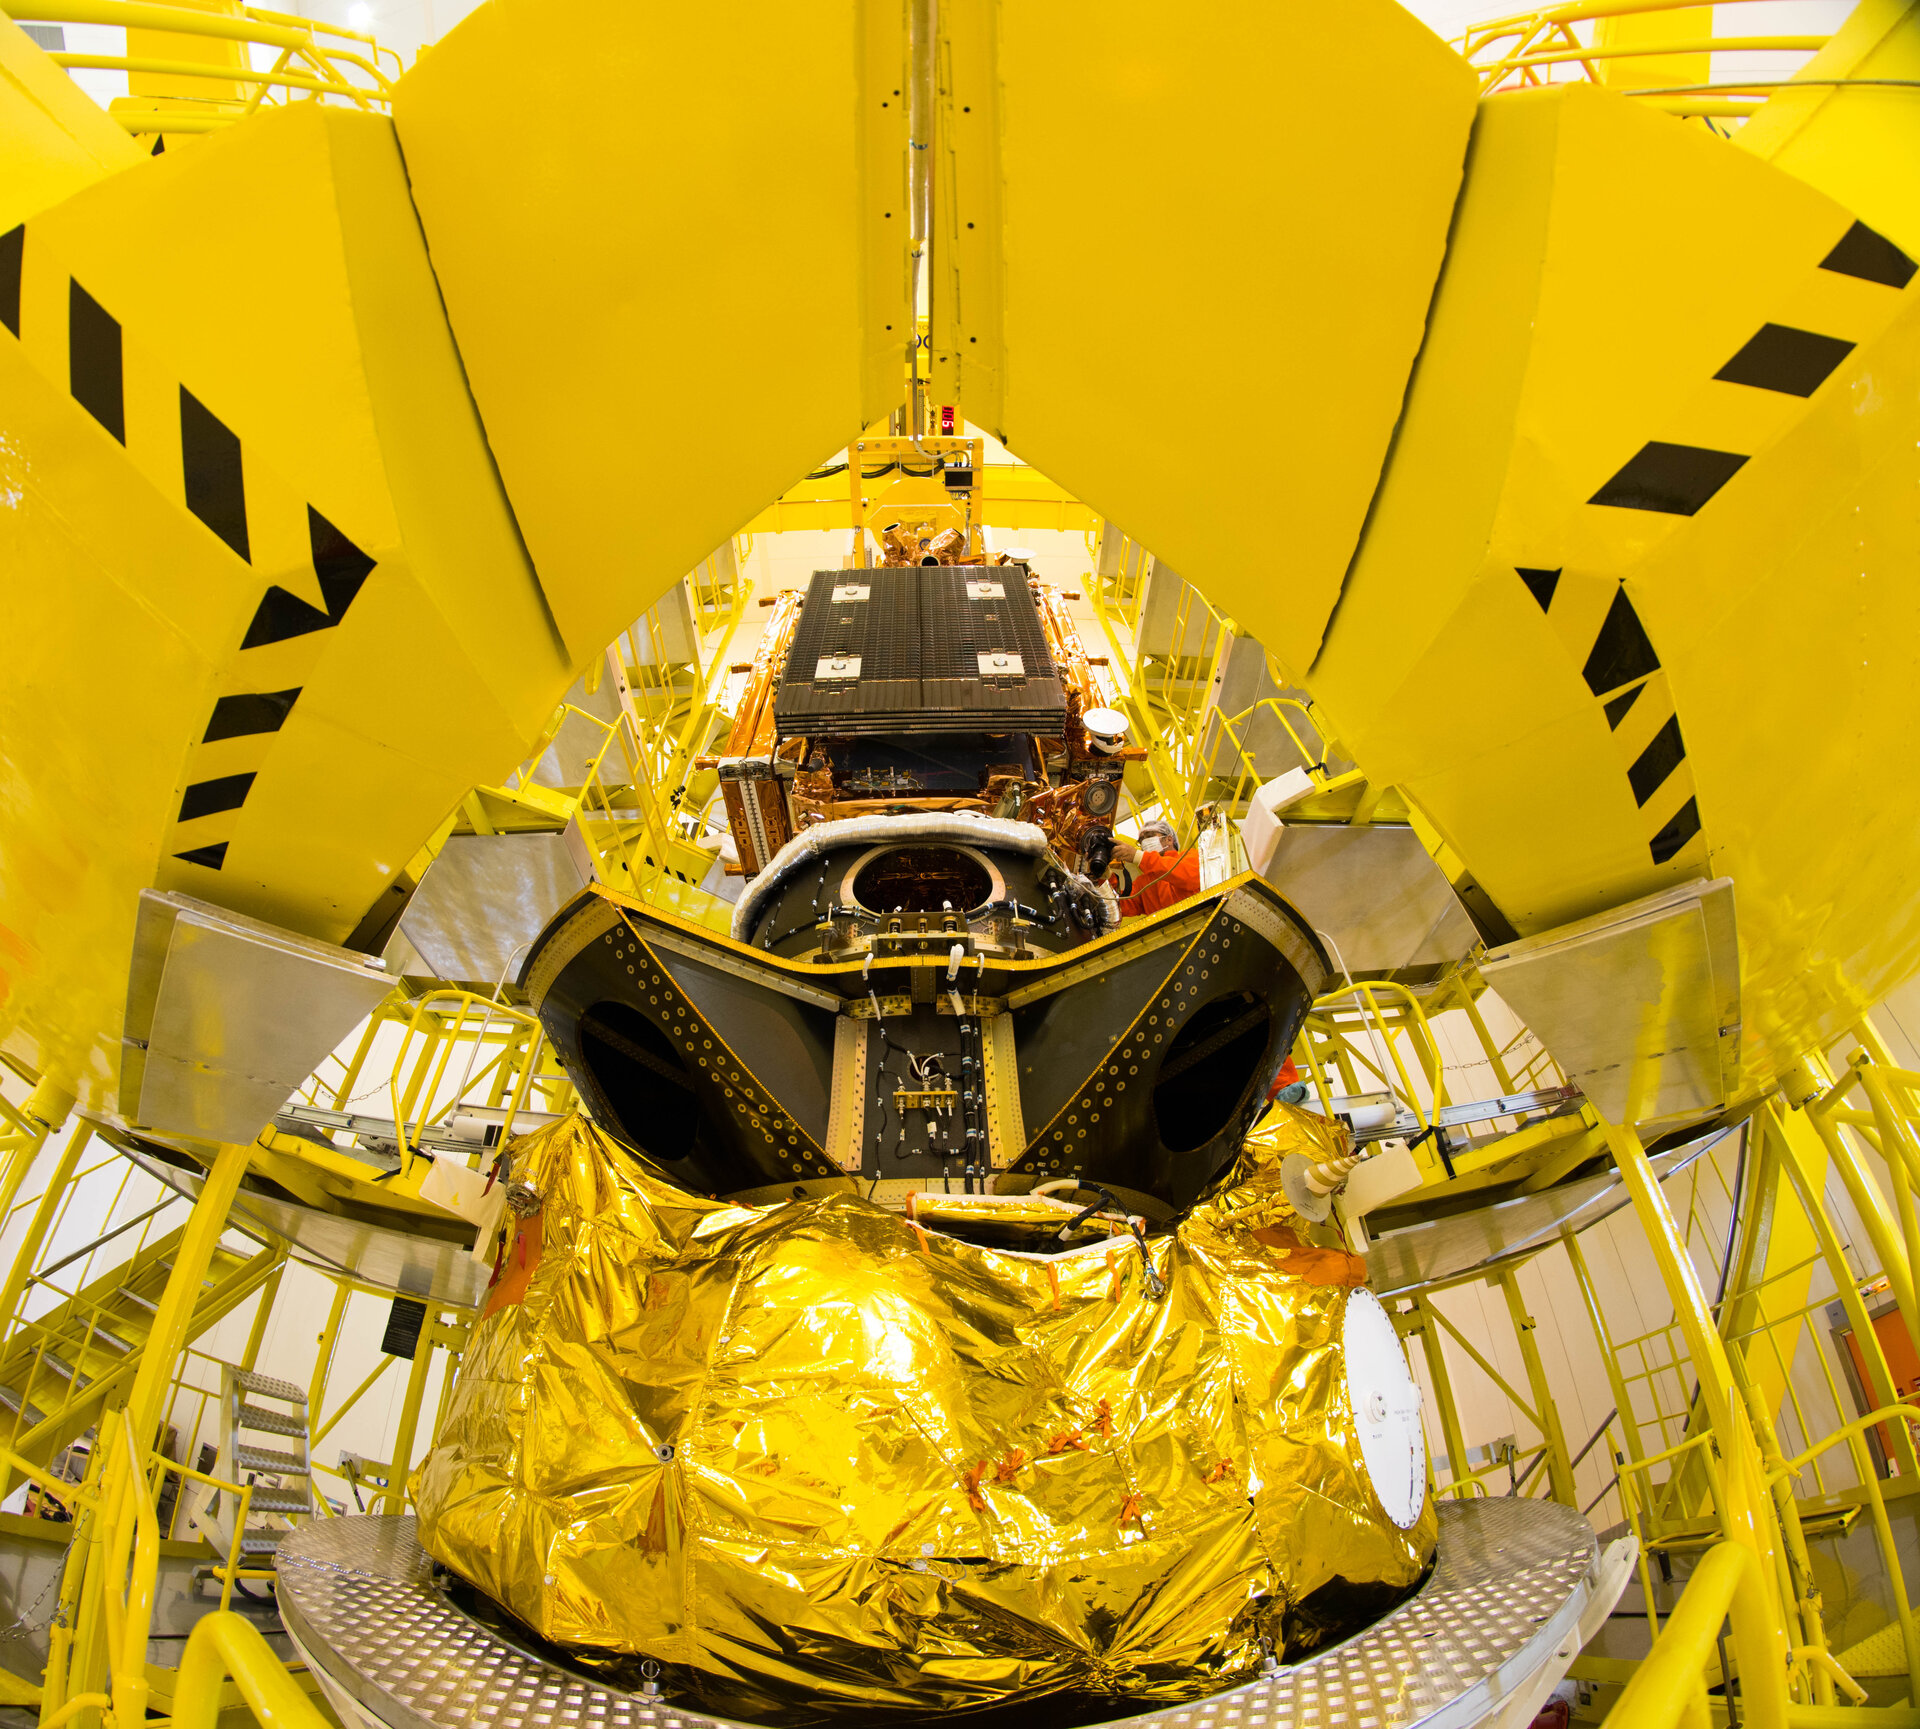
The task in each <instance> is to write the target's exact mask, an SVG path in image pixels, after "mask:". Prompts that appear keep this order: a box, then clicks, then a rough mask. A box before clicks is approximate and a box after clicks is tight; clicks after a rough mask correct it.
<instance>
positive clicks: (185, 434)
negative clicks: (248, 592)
mask: <svg viewBox="0 0 1920 1729" xmlns="http://www.w3.org/2000/svg"><path fill="white" fill-rule="evenodd" d="M180 465H181V469H182V471H183V472H184V474H185V477H186V488H187V508H188V509H189V510H190V511H192V512H193V514H194V515H195V516H197V517H199V519H200V520H201V521H202V522H204V523H205V524H206V525H207V527H209V528H210V529H212V530H213V532H214V533H215V534H217V535H219V537H220V538H221V539H222V540H224V541H225V542H226V543H227V545H228V546H229V547H231V548H232V549H233V550H234V552H236V553H237V554H239V556H240V557H241V558H243V559H245V560H246V561H247V562H248V563H249V564H251V563H252V562H253V553H252V550H251V548H250V545H249V542H248V540H247V483H246V475H245V473H244V471H243V469H242V465H241V461H240V440H239V439H238V438H237V437H235V436H234V434H233V432H232V431H230V430H229V429H228V427H227V425H226V423H225V422H224V421H222V420H221V419H220V417H219V416H218V415H217V414H215V413H214V412H213V410H212V409H210V408H208V407H207V405H206V404H205V403H203V402H202V401H201V400H200V399H199V397H197V396H195V395H194V394H193V392H192V391H191V390H189V389H188V388H187V387H186V386H185V385H184V384H183V385H181V386H180Z"/></svg>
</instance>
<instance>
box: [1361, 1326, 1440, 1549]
mask: <svg viewBox="0 0 1920 1729" xmlns="http://www.w3.org/2000/svg"><path fill="white" fill-rule="evenodd" d="M1344 1330H1345V1335H1346V1339H1345V1343H1346V1353H1347V1398H1348V1400H1349V1401H1350V1402H1351V1403H1352V1405H1353V1426H1354V1428H1355V1429H1356V1430H1357V1431H1358V1432H1359V1435H1360V1458H1361V1460H1362V1462H1363V1463H1364V1464H1365V1466H1366V1476H1367V1480H1368V1481H1369V1482H1370V1483H1371V1484H1372V1485H1373V1492H1374V1494H1376V1495H1377V1496H1379V1498H1380V1505H1381V1506H1382V1507H1383V1508H1385V1509H1386V1514H1387V1517H1388V1518H1389V1519H1391V1520H1392V1521H1393V1522H1394V1523H1395V1524H1396V1525H1398V1526H1399V1527H1400V1529H1401V1530H1403V1531H1405V1530H1408V1529H1410V1528H1411V1527H1412V1525H1413V1524H1414V1522H1415V1521H1416V1520H1417V1519H1418V1518H1419V1517H1420V1514H1421V1510H1422V1509H1423V1508H1424V1507H1425V1506H1426V1504H1427V1435H1426V1430H1425V1429H1424V1428H1423V1427H1422V1426H1421V1423H1420V1387H1419V1384H1418V1383H1417V1382H1416V1381H1415V1380H1414V1378H1413V1371H1412V1370H1411V1369H1409V1368H1408V1367H1407V1353H1406V1348H1405V1346H1403V1345H1402V1344H1401V1343H1400V1335H1399V1334H1398V1333H1396V1332H1395V1331H1394V1329H1393V1320H1392V1317H1391V1316H1389V1315H1388V1314H1387V1311H1386V1310H1385V1309H1384V1308H1382V1307H1381V1306H1380V1299H1379V1298H1378V1297H1376V1296H1375V1295H1374V1294H1373V1293H1372V1292H1371V1291H1364V1290H1357V1291H1352V1292H1349V1293H1348V1296H1347V1314H1346V1323H1345V1329H1344Z"/></svg>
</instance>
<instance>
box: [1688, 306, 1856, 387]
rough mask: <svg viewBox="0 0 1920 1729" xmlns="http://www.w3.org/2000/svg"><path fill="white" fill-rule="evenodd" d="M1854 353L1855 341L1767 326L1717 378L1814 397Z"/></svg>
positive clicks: (1751, 339)
mask: <svg viewBox="0 0 1920 1729" xmlns="http://www.w3.org/2000/svg"><path fill="white" fill-rule="evenodd" d="M1852 352H1853V344H1852V343H1851V342H1842V341H1841V340H1840V338H1839V337H1837V336H1822V335H1820V334H1819V332H1818V331H1813V330H1796V329H1795V328H1794V327H1793V326H1792V325H1791V324H1771V323H1769V324H1763V325H1761V326H1760V329H1759V331H1758V332H1757V333H1756V334H1755V335H1754V336H1752V337H1751V338H1749V339H1748V341H1747V344H1746V346H1745V347H1743V348H1742V349H1741V350H1740V352H1739V353H1738V354H1736V355H1735V356H1734V357H1733V358H1732V359H1731V360H1729V361H1728V362H1727V363H1726V365H1725V366H1723V367H1721V368H1720V370H1719V371H1718V372H1716V373H1715V374H1714V375H1713V376H1714V377H1715V378H1717V379H1719V380H1720V381H1721V382H1722V383H1723V384H1745V385H1749V386H1751V387H1752V388H1753V389H1755V390H1777V391H1779V392H1780V393H1781V395H1783V396H1811V395H1812V394H1813V393H1814V392H1815V391H1816V390H1818V389H1819V388H1820V386H1821V385H1823V384H1825V383H1826V381H1827V380H1828V379H1829V378H1830V377H1831V376H1832V375H1833V369H1834V368H1835V367H1836V366H1838V365H1839V364H1840V362H1841V361H1843V360H1845V359H1846V357H1847V356H1848V355H1849V354H1851V353H1852Z"/></svg>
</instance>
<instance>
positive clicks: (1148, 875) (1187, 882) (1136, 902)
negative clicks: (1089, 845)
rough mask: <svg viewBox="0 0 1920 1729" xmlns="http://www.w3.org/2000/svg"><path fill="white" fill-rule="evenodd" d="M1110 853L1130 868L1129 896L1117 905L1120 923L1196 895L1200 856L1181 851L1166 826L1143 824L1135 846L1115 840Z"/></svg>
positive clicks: (1192, 850)
mask: <svg viewBox="0 0 1920 1729" xmlns="http://www.w3.org/2000/svg"><path fill="white" fill-rule="evenodd" d="M1113 851H1114V856H1115V857H1116V858H1118V859H1119V860H1120V861H1121V862H1122V863H1123V864H1128V865H1131V866H1132V867H1133V892H1132V893H1131V894H1129V895H1127V896H1126V898H1125V899H1123V900H1122V901H1121V902H1120V916H1121V917H1122V918H1123V919H1135V918H1138V917H1140V915H1141V914H1142V913H1157V912H1159V911H1160V910H1161V909H1162V908H1163V907H1170V906H1177V905H1178V904H1179V903H1180V902H1181V901H1183V900H1189V899H1191V898H1192V897H1193V896H1194V895H1197V894H1198V893H1199V892H1200V856H1199V854H1198V853H1196V852H1195V851H1194V849H1193V848H1192V847H1187V848H1186V849H1185V850H1184V851H1183V850H1182V849H1181V846H1180V843H1179V841H1178V840H1176V839H1175V838H1174V833H1173V830H1172V829H1171V828H1170V827H1169V826H1168V825H1167V824H1166V823H1163V822H1159V821H1157V820H1156V821H1154V822H1149V823H1143V824H1142V825H1141V828H1140V844H1139V845H1138V846H1135V845H1134V844H1133V843H1132V842H1131V841H1129V840H1124V839H1121V838H1119V837H1116V838H1115V840H1114V843H1113Z"/></svg>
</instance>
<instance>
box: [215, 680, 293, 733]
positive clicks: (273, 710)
mask: <svg viewBox="0 0 1920 1729" xmlns="http://www.w3.org/2000/svg"><path fill="white" fill-rule="evenodd" d="M299 695H300V687H299V686H298V685H296V686H295V687H294V688H293V689H292V690H263V691H253V692H248V693H245V694H242V695H239V696H223V697H221V698H220V700H219V701H218V702H216V703H215V704H214V705H213V718H212V719H211V720H210V721H208V722H207V730H206V732H205V733H203V734H202V735H201V739H200V742H201V743H202V744H212V743H213V742H214V741H215V740H216V739H222V738H249V737H251V736H252V735H254V734H255V733H262V732H278V731H279V730H280V728H281V727H282V726H283V725H285V724H286V719H287V716H288V715H289V714H290V713H291V712H292V710H293V705H294V703H295V701H296V700H297V699H298V698H299Z"/></svg>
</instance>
